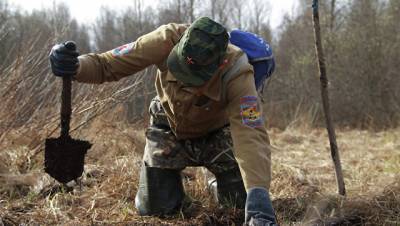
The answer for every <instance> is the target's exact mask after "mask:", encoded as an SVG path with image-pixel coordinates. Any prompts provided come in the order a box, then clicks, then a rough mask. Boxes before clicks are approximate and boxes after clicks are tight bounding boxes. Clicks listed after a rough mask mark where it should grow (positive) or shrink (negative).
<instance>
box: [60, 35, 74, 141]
mask: <svg viewBox="0 0 400 226" xmlns="http://www.w3.org/2000/svg"><path fill="white" fill-rule="evenodd" d="M65 47H66V48H67V49H69V50H71V51H75V50H76V45H75V43H74V42H71V41H69V42H66V43H65ZM71 89H72V79H71V76H63V84H62V92H61V138H69V124H70V121H71V112H72V107H71Z"/></svg>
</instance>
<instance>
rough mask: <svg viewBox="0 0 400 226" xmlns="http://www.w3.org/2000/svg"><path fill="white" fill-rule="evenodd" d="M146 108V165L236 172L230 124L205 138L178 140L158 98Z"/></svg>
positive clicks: (214, 171) (219, 172) (216, 173)
mask: <svg viewBox="0 0 400 226" xmlns="http://www.w3.org/2000/svg"><path fill="white" fill-rule="evenodd" d="M149 111H150V115H151V118H150V126H149V128H148V129H147V131H146V146H145V151H144V159H143V160H144V163H145V164H146V166H149V167H155V168H163V169H177V170H182V169H184V168H185V167H187V166H204V167H206V168H207V169H208V170H209V171H210V172H212V173H213V174H214V175H218V174H221V173H224V172H227V171H232V170H235V171H236V170H237V172H239V166H238V164H237V162H236V160H235V157H234V155H233V142H232V138H231V134H230V129H229V126H226V127H224V128H221V129H219V130H216V131H214V132H211V133H209V134H207V135H206V136H204V137H199V138H194V139H186V140H177V139H176V137H175V135H174V134H173V132H172V131H171V129H170V127H169V124H168V121H167V117H166V115H165V113H164V110H163V108H162V106H161V103H160V101H159V99H158V98H157V97H156V98H154V99H153V100H152V102H151V105H150V109H149ZM237 176H238V177H240V179H241V176H240V175H237Z"/></svg>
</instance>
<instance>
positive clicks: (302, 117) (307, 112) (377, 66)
mask: <svg viewBox="0 0 400 226" xmlns="http://www.w3.org/2000/svg"><path fill="white" fill-rule="evenodd" d="M310 4H311V2H310V1H306V0H301V1H300V3H299V6H298V8H297V9H296V10H295V14H294V15H292V16H289V15H286V16H285V17H284V20H283V23H282V24H281V25H280V27H279V28H278V29H277V30H276V31H271V28H270V25H269V13H270V10H269V4H268V1H267V0H252V1H248V2H247V3H246V4H245V5H243V3H242V1H240V0H222V1H213V0H209V1H206V2H201V1H198V0H162V1H160V4H158V5H157V8H151V7H144V4H143V0H133V1H132V6H130V7H127V8H126V9H125V10H123V11H115V10H113V9H110V8H105V7H103V8H102V9H101V11H100V12H99V17H98V18H97V19H96V21H95V22H94V23H93V24H80V23H78V22H77V21H76V20H75V19H74V18H72V16H71V14H70V12H69V9H68V6H67V5H65V4H63V3H59V4H54V5H53V7H52V8H50V9H42V10H33V11H32V12H26V11H23V10H21V9H19V8H16V7H14V6H12V5H10V3H9V2H8V1H7V0H0V48H1V50H2V51H1V52H0V81H2V85H3V86H4V85H5V84H8V85H9V84H10V82H11V81H14V80H15V79H17V77H18V75H17V74H18V73H17V74H16V73H15V72H19V73H25V72H24V71H28V68H29V73H25V74H24V75H21V79H22V80H21V81H20V83H17V87H22V86H23V85H22V83H24V82H25V83H29V84H30V85H29V87H26V88H28V89H35V92H37V93H35V94H34V96H35V99H36V100H32V101H33V102H35V101H37V100H40V99H48V98H45V96H46V94H45V92H44V90H46V89H47V88H48V87H49V86H51V85H50V83H52V82H54V79H53V78H48V77H46V76H47V75H48V74H49V65H48V63H47V59H46V57H47V54H48V52H49V50H50V48H51V46H52V45H54V44H55V43H58V42H61V41H65V40H74V41H76V42H77V44H78V47H79V50H80V52H81V53H82V54H83V53H88V52H103V51H107V50H110V49H113V48H115V47H117V46H119V45H122V44H125V43H129V42H132V41H134V40H136V39H137V38H138V37H140V36H141V35H143V34H145V33H147V32H150V31H152V30H154V29H155V28H157V27H158V26H160V25H162V24H165V23H169V22H178V23H190V22H191V21H193V20H194V19H195V18H196V17H198V16H209V17H211V18H213V19H215V20H216V21H219V22H221V23H222V24H225V25H226V26H227V27H228V28H229V29H232V28H239V29H243V30H247V31H251V32H254V33H257V34H259V35H261V36H262V37H264V38H265V39H266V40H268V41H270V42H271V43H272V45H273V47H274V54H275V57H276V61H277V67H276V72H275V74H274V76H273V77H272V79H271V81H269V82H268V83H267V88H266V91H265V92H264V96H265V105H266V107H265V108H266V112H267V115H268V118H269V124H270V126H275V127H280V128H285V127H287V126H289V125H292V124H293V123H298V122H301V123H302V122H304V121H306V122H307V123H310V124H311V125H314V126H319V125H322V124H321V123H322V122H323V120H322V118H323V117H322V111H321V101H320V92H319V81H318V77H317V76H318V72H317V65H316V60H315V47H314V38H313V32H312V20H311V19H310ZM320 8H321V15H322V34H323V36H324V37H323V39H324V40H323V44H324V47H325V52H326V58H327V59H326V61H327V65H328V76H329V79H330V84H329V92H330V97H331V102H332V104H331V108H332V112H333V119H334V121H335V122H336V123H338V124H339V125H341V126H351V127H357V128H378V129H382V128H390V127H396V126H398V123H399V121H400V120H399V118H400V117H399V116H400V114H399V112H400V101H399V100H400V89H398V87H400V76H399V71H400V68H399V67H400V64H399V60H398V59H399V58H400V25H399V23H398V21H400V2H399V1H397V0H359V1H347V0H330V1H322V2H321V7H320ZM32 62H36V64H33V63H32ZM32 67H34V69H35V70H31V69H32ZM16 68H18V70H13V72H12V73H11V69H16ZM28 74H29V75H28ZM153 75H154V69H149V70H146V71H145V72H144V74H142V77H143V76H144V77H149V76H150V77H151V78H153ZM133 77H135V76H133ZM136 77H137V78H138V77H141V76H136ZM28 78H29V79H28ZM137 78H128V79H124V81H122V82H120V83H119V84H117V85H115V84H114V85H112V86H110V87H108V88H102V92H104V90H105V89H106V90H108V92H109V93H108V94H109V95H111V93H112V92H115V91H116V90H118V89H121V87H127V86H129V85H131V84H133V83H132V82H135V81H138V80H137ZM17 80H18V79H17ZM28 80H29V82H28ZM6 81H7V82H6ZM41 81H46V82H45V83H43V82H41ZM14 82H15V81H14ZM142 82H143V81H142ZM152 82H153V80H152V79H146V80H145V82H144V83H145V86H144V87H138V88H137V89H135V92H134V93H135V95H127V94H126V95H125V94H124V95H125V98H124V100H123V103H124V108H125V113H126V114H125V119H127V120H128V121H130V122H133V121H136V120H138V119H143V117H146V116H145V115H146V111H147V110H146V109H147V104H148V100H149V99H151V97H152V96H154V94H155V93H154V88H153V86H152ZM11 83H12V82H11ZM32 83H33V84H34V86H35V87H32ZM27 85H28V84H27ZM17 87H13V86H11V88H10V86H7V87H4V88H3V89H2V91H1V94H2V95H8V96H9V95H11V94H13V95H12V96H13V97H14V98H16V99H14V100H12V101H8V102H9V103H8V104H11V105H15V103H16V102H20V101H18V98H17V97H18V96H21V95H20V94H21V93H26V91H27V90H26V89H22V88H21V89H18V88H17ZM78 87H81V86H78ZM83 87H84V88H80V89H78V90H80V91H79V92H77V93H78V95H77V96H85V95H86V96H95V95H91V94H90V93H87V92H97V91H96V89H95V88H87V86H86V87H85V86H83ZM116 87H117V88H116ZM15 88H17V89H15ZM38 93H41V94H40V95H39V94H38ZM131 94H132V93H131ZM37 95H39V96H37ZM106 96H107V95H106ZM93 98H95V97H93ZM53 99H54V98H53ZM21 102H24V101H21ZM31 103H32V102H31ZM6 104H7V103H6ZM8 104H7V105H8ZM48 104H49V105H51V104H54V102H49V103H48ZM39 105H40V106H42V105H43V104H39ZM15 110H16V111H17V112H15V113H16V114H15V116H19V117H18V119H17V120H20V121H21V123H23V122H24V121H26V120H28V118H27V117H24V114H23V112H27V109H25V110H23V109H20V110H19V112H18V109H15ZM38 111H39V110H38ZM28 112H30V111H28ZM29 116H32V115H29ZM3 123H4V122H3ZM9 123H10V122H9ZM3 126H4V125H3Z"/></svg>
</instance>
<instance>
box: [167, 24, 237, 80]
mask: <svg viewBox="0 0 400 226" xmlns="http://www.w3.org/2000/svg"><path fill="white" fill-rule="evenodd" d="M228 40H229V35H228V33H227V31H226V29H225V27H223V26H222V25H221V24H219V23H217V22H215V21H213V20H211V19H210V18H208V17H201V18H199V19H197V20H195V21H194V22H193V23H192V24H191V25H190V27H189V28H188V29H186V31H185V32H184V33H183V35H182V37H181V39H180V41H179V42H178V44H176V45H175V47H174V48H173V50H172V51H171V53H170V55H169V56H168V60H167V64H168V68H169V70H170V71H171V72H172V74H173V75H174V76H175V77H176V78H177V79H178V80H179V81H181V82H183V83H184V84H186V85H191V86H201V85H203V84H204V83H205V82H206V81H208V80H209V79H211V77H212V76H213V75H214V74H215V72H216V71H217V69H218V67H219V65H220V64H221V63H222V61H223V57H224V55H225V53H226V48H227V46H228Z"/></svg>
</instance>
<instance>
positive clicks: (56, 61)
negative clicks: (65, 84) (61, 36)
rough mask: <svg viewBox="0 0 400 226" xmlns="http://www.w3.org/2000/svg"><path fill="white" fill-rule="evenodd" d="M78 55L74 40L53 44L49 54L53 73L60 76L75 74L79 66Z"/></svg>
mask: <svg viewBox="0 0 400 226" xmlns="http://www.w3.org/2000/svg"><path fill="white" fill-rule="evenodd" d="M78 56H79V53H78V51H77V50H76V44H75V42H72V41H68V42H65V43H62V44H57V45H55V46H54V47H53V48H52V49H51V51H50V56H49V57H50V65H51V70H52V71H53V73H54V75H56V76H60V77H63V76H73V75H76V73H77V72H78V68H79V60H78Z"/></svg>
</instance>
